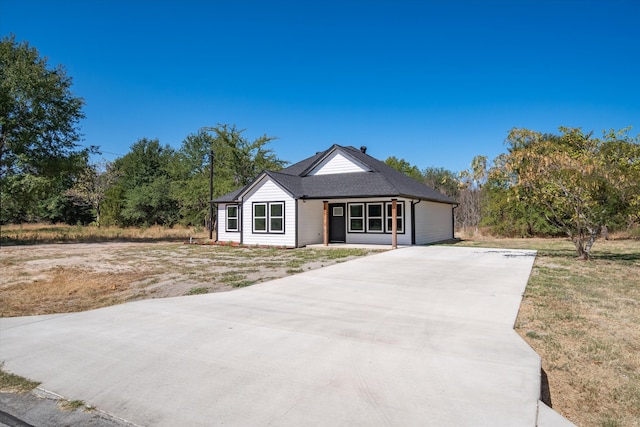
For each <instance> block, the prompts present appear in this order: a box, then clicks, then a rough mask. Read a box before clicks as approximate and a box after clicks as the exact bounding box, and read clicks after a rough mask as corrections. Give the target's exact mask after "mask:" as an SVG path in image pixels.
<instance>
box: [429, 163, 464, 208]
mask: <svg viewBox="0 0 640 427" xmlns="http://www.w3.org/2000/svg"><path fill="white" fill-rule="evenodd" d="M422 176H423V181H424V183H425V184H426V185H428V186H429V187H431V188H433V189H434V190H437V191H439V192H440V193H442V194H444V195H445V196H449V197H451V198H452V199H454V200H457V199H458V193H459V190H460V188H459V187H460V180H459V178H458V175H457V174H456V173H455V172H452V171H450V170H448V169H445V168H436V167H428V168H426V169H424V170H423V171H422Z"/></svg>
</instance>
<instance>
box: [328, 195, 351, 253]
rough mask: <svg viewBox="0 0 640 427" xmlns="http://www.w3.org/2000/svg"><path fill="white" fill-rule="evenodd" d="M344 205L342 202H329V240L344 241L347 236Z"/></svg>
mask: <svg viewBox="0 0 640 427" xmlns="http://www.w3.org/2000/svg"><path fill="white" fill-rule="evenodd" d="M345 209H346V205H345V204H344V203H330V204H329V242H331V243H344V242H345V241H346V238H347V229H346V227H347V221H346V214H347V213H346V212H345Z"/></svg>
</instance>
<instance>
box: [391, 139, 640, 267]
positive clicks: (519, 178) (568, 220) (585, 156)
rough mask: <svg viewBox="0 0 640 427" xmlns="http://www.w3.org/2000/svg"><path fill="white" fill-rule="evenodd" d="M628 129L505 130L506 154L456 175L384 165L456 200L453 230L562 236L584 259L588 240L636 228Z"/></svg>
mask: <svg viewBox="0 0 640 427" xmlns="http://www.w3.org/2000/svg"><path fill="white" fill-rule="evenodd" d="M630 130H631V129H630V128H627V129H622V130H620V131H615V130H610V131H605V132H603V134H602V137H595V136H594V134H593V132H589V133H585V132H583V131H582V129H580V128H568V127H560V128H559V129H558V131H559V133H557V134H551V133H541V132H537V131H532V130H529V129H517V128H514V129H512V130H511V131H510V132H509V133H508V135H507V138H506V140H505V142H506V145H507V152H506V153H502V154H500V155H499V156H498V157H497V158H495V159H494V160H493V161H492V162H491V163H488V161H487V157H486V156H476V157H474V159H473V161H472V163H471V165H470V167H469V168H468V169H467V170H464V171H462V172H460V173H457V174H456V173H454V172H451V171H449V170H446V169H442V168H426V169H424V170H422V171H420V169H419V168H418V167H416V166H413V165H411V164H409V163H408V162H406V161H405V160H402V159H397V158H395V157H390V158H388V159H387V161H386V162H387V164H389V165H391V166H393V167H395V168H396V169H398V170H400V171H402V172H404V173H406V174H407V175H409V176H411V177H413V178H414V179H417V180H419V181H421V182H424V183H426V184H427V185H430V186H431V187H433V188H435V189H437V190H439V191H440V192H441V193H443V194H446V195H448V196H449V197H451V198H452V199H454V200H456V201H457V202H458V207H457V208H456V210H455V225H456V229H457V230H469V229H471V230H472V231H478V228H479V227H483V228H485V229H487V230H488V231H489V232H490V233H491V234H493V235H498V236H511V237H532V236H566V237H569V238H570V239H571V241H572V242H573V243H574V245H575V247H576V251H577V253H578V256H579V258H581V259H588V258H589V254H590V251H591V248H592V246H593V244H594V242H595V241H596V239H597V238H598V237H599V236H600V235H602V236H604V237H605V238H607V236H608V232H609V231H616V230H629V229H633V228H636V229H637V227H638V226H640V224H639V223H640V136H635V137H634V136H632V135H631V134H630Z"/></svg>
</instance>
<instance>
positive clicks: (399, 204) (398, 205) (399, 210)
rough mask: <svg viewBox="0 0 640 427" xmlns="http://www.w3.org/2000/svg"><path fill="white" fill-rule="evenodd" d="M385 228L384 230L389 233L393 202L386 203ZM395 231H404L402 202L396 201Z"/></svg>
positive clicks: (391, 223)
mask: <svg viewBox="0 0 640 427" xmlns="http://www.w3.org/2000/svg"><path fill="white" fill-rule="evenodd" d="M386 205H387V228H386V232H387V233H391V232H392V231H393V230H392V225H393V203H387V204H386ZM396 224H397V226H396V227H397V228H396V231H397V232H398V233H404V202H396Z"/></svg>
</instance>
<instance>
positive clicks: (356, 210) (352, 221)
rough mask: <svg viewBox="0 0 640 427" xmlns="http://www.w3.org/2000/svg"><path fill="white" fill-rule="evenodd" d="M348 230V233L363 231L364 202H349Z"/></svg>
mask: <svg viewBox="0 0 640 427" xmlns="http://www.w3.org/2000/svg"><path fill="white" fill-rule="evenodd" d="M349 232H350V233H363V232H364V204H363V203H350V204H349Z"/></svg>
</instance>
